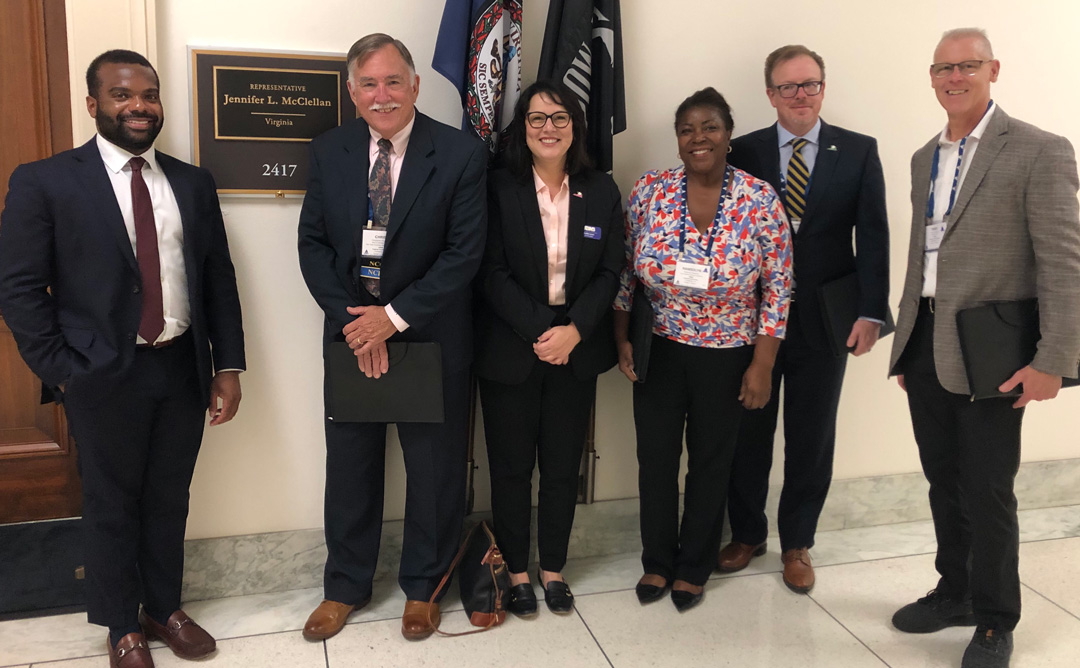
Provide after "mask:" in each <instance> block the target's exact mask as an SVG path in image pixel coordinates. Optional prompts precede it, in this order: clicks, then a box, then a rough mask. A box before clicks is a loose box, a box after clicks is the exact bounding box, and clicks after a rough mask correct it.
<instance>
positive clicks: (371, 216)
mask: <svg viewBox="0 0 1080 668" xmlns="http://www.w3.org/2000/svg"><path fill="white" fill-rule="evenodd" d="M374 220H375V207H373V206H371V198H370V197H368V200H367V223H368V227H371V224H372V221H374Z"/></svg>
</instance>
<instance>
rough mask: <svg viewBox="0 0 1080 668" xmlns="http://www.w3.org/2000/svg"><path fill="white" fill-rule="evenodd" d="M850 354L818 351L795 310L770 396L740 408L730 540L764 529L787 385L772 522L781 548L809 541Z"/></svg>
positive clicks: (761, 538) (756, 535)
mask: <svg viewBox="0 0 1080 668" xmlns="http://www.w3.org/2000/svg"><path fill="white" fill-rule="evenodd" d="M846 368H847V355H844V356H842V357H836V356H834V355H833V354H832V351H831V350H816V349H814V348H812V347H810V345H809V344H808V343H807V342H806V339H805V337H804V336H803V334H802V328H801V327H800V324H799V319H798V316H797V315H796V310H795V309H792V311H791V316H790V318H789V320H788V329H787V338H786V339H784V341H783V342H781V343H780V351H779V352H778V353H777V356H776V364H775V366H774V367H773V383H772V397H771V398H770V399H769V403H767V404H765V407H764V408H761V409H759V410H753V411H748V410H744V412H743V416H742V421H741V422H740V423H739V439H738V446H737V448H736V450H735V461H734V463H733V464H732V467H731V487H730V488H729V490H728V519H729V521H730V522H731V534H732V540H736V541H738V542H740V543H746V544H748V545H757V544H759V543H764V542H765V539H766V537H768V535H769V524H768V520H767V519H766V517H765V500H766V499H767V498H768V495H769V469H771V468H772V458H773V437H774V434H775V432H776V418H777V413H778V412H779V405H780V385H781V382H782V383H783V386H784V486H783V489H782V490H781V492H780V509H779V513H778V516H777V525H778V526H777V529H778V530H779V533H780V549H782V550H791V549H796V548H800V547H807V548H809V547H813V546H814V535H815V533H816V532H817V523H818V518H819V517H820V516H821V508H822V506H824V505H825V497H826V496H827V495H828V493H829V485H830V484H831V483H832V472H833V452H834V451H835V449H836V411H837V409H838V408H839V406H840V390H841V387H842V386H843V383H844V370H845V369H846Z"/></svg>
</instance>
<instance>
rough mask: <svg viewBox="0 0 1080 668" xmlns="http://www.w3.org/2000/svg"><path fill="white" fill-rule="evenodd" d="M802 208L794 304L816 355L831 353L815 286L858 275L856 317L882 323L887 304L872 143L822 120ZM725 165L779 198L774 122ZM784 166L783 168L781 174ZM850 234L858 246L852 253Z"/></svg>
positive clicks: (881, 207)
mask: <svg viewBox="0 0 1080 668" xmlns="http://www.w3.org/2000/svg"><path fill="white" fill-rule="evenodd" d="M818 142H819V148H818V154H817V160H816V162H815V163H814V171H813V174H812V175H811V183H810V192H809V193H808V195H807V200H806V210H805V212H804V215H803V218H802V224H801V225H800V226H799V232H798V234H796V233H795V232H794V230H792V234H791V238H792V240H793V244H794V253H795V293H796V299H795V302H794V303H793V304H792V305H791V307H792V308H793V309H798V311H797V312H798V316H799V323H800V326H801V331H802V333H803V335H804V337H805V338H806V340H807V342H808V343H809V344H810V345H811V346H812V347H813V348H815V349H819V350H829V349H830V346H829V342H828V340H827V338H826V336H827V335H826V332H825V325H824V323H823V321H822V318H821V305H820V303H819V300H818V287H819V286H821V284H822V283H827V282H829V281H831V280H833V279H836V278H840V277H842V276H846V275H848V274H850V273H851V272H857V273H858V277H859V316H860V317H868V318H874V319H876V320H885V313H886V311H887V310H888V303H889V222H888V218H887V215H886V212H885V177H884V175H883V174H882V170H881V159H880V158H879V157H878V151H877V141H876V140H875V139H874V138H873V137H868V136H866V135H861V134H858V133H856V132H851V131H850V130H845V129H843V128H839V127H836V126H835V125H829V124H828V123H826V122H825V121H822V122H821V134H820V135H819V137H818ZM728 162H730V163H731V164H732V165H734V166H735V167H738V168H739V169H743V170H745V171H747V172H750V173H751V174H752V175H754V176H756V177H758V178H761V179H765V180H766V181H768V182H769V183H770V184H771V185H772V187H773V188H775V189H776V192H778V193H779V192H780V171H781V165H780V150H779V144H778V140H777V130H776V124H775V123H774V124H773V125H770V126H769V127H767V128H764V129H761V130H757V131H756V132H751V133H749V134H746V135H743V136H742V137H739V138H738V139H735V140H733V141H732V142H731V154H730V155H729V156H728ZM786 167H787V166H786V165H784V166H783V168H784V169H786ZM852 230H854V236H855V246H856V248H857V250H858V253H856V252H855V250H854V249H853V248H852V243H851V242H852Z"/></svg>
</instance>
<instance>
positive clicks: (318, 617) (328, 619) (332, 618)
mask: <svg viewBox="0 0 1080 668" xmlns="http://www.w3.org/2000/svg"><path fill="white" fill-rule="evenodd" d="M355 609H356V606H355V605H349V604H348V603H338V602H337V601H323V602H322V603H320V604H319V607H317V608H315V611H314V612H312V613H311V615H310V616H309V617H308V618H307V623H306V624H304V638H306V639H308V640H326V639H327V638H331V637H333V636H335V635H337V633H338V631H340V630H341V629H342V628H344V627H345V620H347V619H348V618H349V613H351V612H352V611H353V610H355Z"/></svg>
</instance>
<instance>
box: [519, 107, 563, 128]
mask: <svg viewBox="0 0 1080 668" xmlns="http://www.w3.org/2000/svg"><path fill="white" fill-rule="evenodd" d="M549 118H550V119H551V124H552V125H554V126H555V127H557V128H565V127H566V126H567V125H570V112H568V111H556V112H555V113H554V114H545V113H544V112H542V111H530V112H529V113H527V114H525V120H526V121H528V122H529V127H531V128H536V129H537V130H539V129H540V128H542V127H544V126H545V125H547V122H548V119H549Z"/></svg>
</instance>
